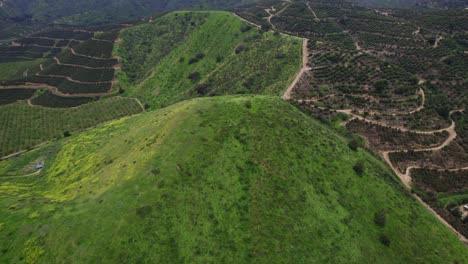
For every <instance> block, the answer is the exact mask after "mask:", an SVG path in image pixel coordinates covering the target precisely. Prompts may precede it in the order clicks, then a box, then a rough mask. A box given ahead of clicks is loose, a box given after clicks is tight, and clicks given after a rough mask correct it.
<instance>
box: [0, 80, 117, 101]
mask: <svg viewBox="0 0 468 264" xmlns="http://www.w3.org/2000/svg"><path fill="white" fill-rule="evenodd" d="M7 89H34V90H39V89H47V90H49V91H50V92H51V93H52V94H54V95H57V96H60V97H70V98H75V97H97V96H107V95H112V94H115V93H117V91H112V88H111V89H110V90H109V91H107V92H103V93H76V94H67V93H62V92H60V91H59V90H58V88H57V87H55V86H51V85H48V84H43V83H26V84H23V85H6V86H0V90H7Z"/></svg>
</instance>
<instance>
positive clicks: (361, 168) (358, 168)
mask: <svg viewBox="0 0 468 264" xmlns="http://www.w3.org/2000/svg"><path fill="white" fill-rule="evenodd" d="M353 170H354V171H355V172H356V173H357V174H358V175H362V174H364V171H365V170H366V168H365V165H364V161H362V160H359V161H358V162H356V165H354V167H353Z"/></svg>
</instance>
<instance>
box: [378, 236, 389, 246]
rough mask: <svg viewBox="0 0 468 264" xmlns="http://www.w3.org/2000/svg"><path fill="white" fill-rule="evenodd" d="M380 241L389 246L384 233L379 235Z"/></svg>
mask: <svg viewBox="0 0 468 264" xmlns="http://www.w3.org/2000/svg"><path fill="white" fill-rule="evenodd" d="M379 240H380V243H382V244H383V245H384V246H386V247H389V246H390V242H391V241H390V238H388V236H386V235H385V234H382V235H380V238H379Z"/></svg>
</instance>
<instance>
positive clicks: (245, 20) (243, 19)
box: [232, 13, 262, 29]
mask: <svg viewBox="0 0 468 264" xmlns="http://www.w3.org/2000/svg"><path fill="white" fill-rule="evenodd" d="M232 14H233V15H234V16H236V17H237V18H239V19H240V20H242V21H244V22H245V23H247V24H249V25H251V26H252V27H255V28H258V29H260V28H262V27H261V26H260V25H257V24H255V23H253V22H250V21H249V20H247V19H245V18H243V17H241V16H239V15H238V14H236V13H232Z"/></svg>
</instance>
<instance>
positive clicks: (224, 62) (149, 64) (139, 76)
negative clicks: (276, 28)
mask: <svg viewBox="0 0 468 264" xmlns="http://www.w3.org/2000/svg"><path fill="white" fill-rule="evenodd" d="M121 37H122V39H123V42H122V43H121V44H120V45H118V47H117V48H116V51H115V53H116V54H117V55H118V56H120V57H121V58H122V64H123V66H122V70H123V71H122V72H121V73H120V75H119V82H120V84H121V86H122V88H123V89H124V90H125V91H127V93H128V94H129V95H131V96H137V97H139V98H140V99H143V100H144V101H145V102H146V103H148V104H149V105H151V106H154V107H160V106H165V105H168V104H171V103H174V102H176V101H180V100H181V99H187V98H191V97H196V96H205V95H224V94H238V93H257V94H258V93H261V94H271V95H279V94H282V93H283V92H284V90H285V89H286V87H287V86H288V84H289V83H290V82H291V81H292V79H294V76H295V74H296V73H297V71H298V70H299V68H300V65H301V40H300V39H298V38H293V37H287V36H283V35H275V34H273V33H262V32H260V31H259V30H257V29H253V28H251V27H250V26H248V25H247V24H246V23H244V22H243V21H241V20H240V19H238V18H237V17H235V16H234V15H232V14H230V13H227V12H175V13H171V14H168V15H165V16H163V17H160V18H157V19H156V20H155V21H154V22H153V23H148V24H144V25H140V26H137V27H134V28H131V29H128V30H125V31H123V32H122V33H121Z"/></svg>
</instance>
